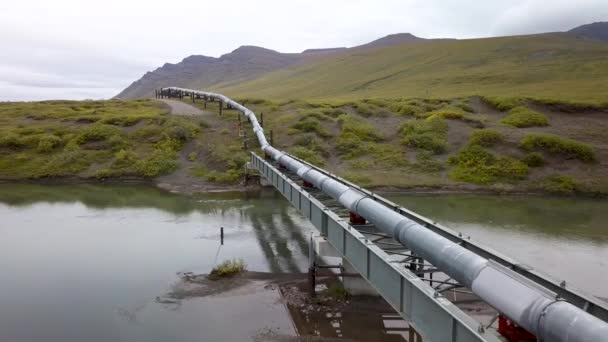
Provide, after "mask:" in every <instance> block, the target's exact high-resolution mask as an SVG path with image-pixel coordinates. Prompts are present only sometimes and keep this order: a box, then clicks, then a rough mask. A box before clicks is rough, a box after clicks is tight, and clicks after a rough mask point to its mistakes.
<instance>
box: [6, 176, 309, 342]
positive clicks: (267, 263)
mask: <svg viewBox="0 0 608 342" xmlns="http://www.w3.org/2000/svg"><path fill="white" fill-rule="evenodd" d="M0 217H1V221H0V288H1V289H2V291H0V340H1V341H15V342H17V341H123V340H124V341H249V340H251V336H253V335H255V334H256V333H257V332H258V331H259V330H260V329H265V328H272V329H274V330H278V331H283V332H286V333H289V332H290V331H291V330H293V328H292V323H291V321H290V319H289V316H288V315H287V311H286V310H285V308H284V306H283V305H281V304H280V303H277V298H278V294H277V293H273V292H272V291H270V290H264V289H261V291H250V292H251V293H247V291H245V293H237V294H236V295H230V296H227V295H225V296H212V297H205V298H195V299H191V300H186V301H182V302H181V303H180V305H169V306H167V305H163V304H160V303H157V302H156V297H159V296H160V297H162V296H163V295H165V294H166V293H167V292H168V291H170V289H171V286H172V284H174V283H176V282H177V281H178V273H180V272H195V273H208V272H209V270H210V269H211V268H212V267H213V266H214V265H215V264H216V263H217V262H219V261H223V260H226V259H231V258H242V259H244V260H245V261H246V263H247V264H248V269H249V270H253V271H262V272H265V271H269V272H299V271H301V270H304V269H305V267H306V265H307V260H308V259H307V257H306V255H305V253H307V251H308V247H307V236H308V234H309V232H310V227H311V226H310V225H309V224H308V223H307V222H306V221H304V219H303V218H301V217H300V216H299V215H298V214H297V212H296V210H295V209H293V208H291V207H290V206H289V203H288V202H287V201H284V200H281V198H280V197H279V195H278V194H276V193H275V192H274V191H264V192H262V193H256V194H242V193H237V194H234V193H224V194H208V195H201V196H195V197H183V196H177V195H172V194H169V193H166V192H162V191H159V190H156V189H153V188H149V187H141V186H118V187H117V186H88V185H77V186H39V185H18V186H16V185H0ZM221 226H223V227H224V228H225V243H224V245H223V246H221V245H220V241H219V229H220V227H221Z"/></svg>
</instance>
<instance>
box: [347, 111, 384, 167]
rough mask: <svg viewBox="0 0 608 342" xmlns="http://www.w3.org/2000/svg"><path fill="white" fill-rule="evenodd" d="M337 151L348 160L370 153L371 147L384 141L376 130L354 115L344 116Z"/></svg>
mask: <svg viewBox="0 0 608 342" xmlns="http://www.w3.org/2000/svg"><path fill="white" fill-rule="evenodd" d="M338 121H339V122H340V124H341V130H340V134H339V136H338V139H337V140H336V149H337V150H338V152H339V153H340V154H341V155H342V156H344V157H345V158H347V159H350V158H354V157H356V156H360V155H363V154H367V153H369V149H370V148H369V145H371V144H374V143H376V142H379V141H381V140H382V136H381V135H380V133H379V132H378V131H377V130H376V128H375V127H374V126H372V125H370V124H368V123H366V122H364V121H363V120H361V119H358V118H355V117H353V116H352V115H342V116H340V118H339V119H338Z"/></svg>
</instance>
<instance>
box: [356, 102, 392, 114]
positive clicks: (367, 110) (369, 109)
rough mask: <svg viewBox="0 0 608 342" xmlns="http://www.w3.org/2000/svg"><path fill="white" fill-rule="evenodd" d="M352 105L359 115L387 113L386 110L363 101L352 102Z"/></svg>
mask: <svg viewBox="0 0 608 342" xmlns="http://www.w3.org/2000/svg"><path fill="white" fill-rule="evenodd" d="M352 106H353V108H354V109H355V111H357V113H358V114H359V115H362V116H365V117H370V116H386V114H387V112H386V111H384V110H381V109H379V108H378V107H376V106H374V105H372V104H369V103H366V102H363V101H357V102H353V103H352Z"/></svg>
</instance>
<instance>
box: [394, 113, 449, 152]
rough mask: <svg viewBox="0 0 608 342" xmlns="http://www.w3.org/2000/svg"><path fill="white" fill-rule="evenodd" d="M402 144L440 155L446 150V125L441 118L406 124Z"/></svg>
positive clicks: (402, 129) (403, 127)
mask: <svg viewBox="0 0 608 342" xmlns="http://www.w3.org/2000/svg"><path fill="white" fill-rule="evenodd" d="M401 132H402V133H403V135H404V137H403V140H402V142H403V143H404V144H406V145H408V146H412V147H416V148H419V149H423V150H427V151H431V152H433V153H435V154H441V153H443V152H445V151H446V150H447V145H448V141H447V133H448V123H447V122H446V121H445V120H444V119H443V118H441V117H429V118H428V119H424V120H413V121H409V122H406V123H405V124H404V125H403V126H402V127H401Z"/></svg>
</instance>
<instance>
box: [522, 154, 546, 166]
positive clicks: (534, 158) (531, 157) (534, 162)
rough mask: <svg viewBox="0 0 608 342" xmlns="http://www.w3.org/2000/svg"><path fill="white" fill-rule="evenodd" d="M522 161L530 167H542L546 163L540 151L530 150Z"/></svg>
mask: <svg viewBox="0 0 608 342" xmlns="http://www.w3.org/2000/svg"><path fill="white" fill-rule="evenodd" d="M521 161H522V162H524V164H526V165H528V166H529V167H541V166H543V165H545V159H544V158H543V156H542V154H540V153H538V152H530V153H528V154H526V155H525V156H524V157H523V158H522V160H521Z"/></svg>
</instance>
